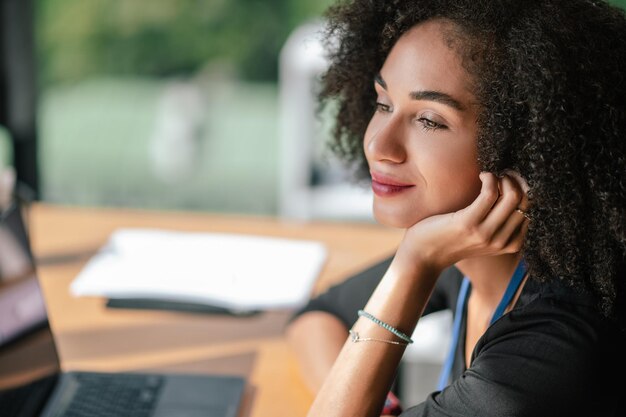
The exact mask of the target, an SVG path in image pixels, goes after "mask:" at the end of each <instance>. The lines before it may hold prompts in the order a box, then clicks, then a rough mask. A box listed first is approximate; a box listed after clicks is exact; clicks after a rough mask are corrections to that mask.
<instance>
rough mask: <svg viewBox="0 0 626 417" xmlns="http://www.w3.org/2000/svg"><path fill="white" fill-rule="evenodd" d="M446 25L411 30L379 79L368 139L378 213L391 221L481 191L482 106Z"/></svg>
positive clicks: (452, 207)
mask: <svg viewBox="0 0 626 417" xmlns="http://www.w3.org/2000/svg"><path fill="white" fill-rule="evenodd" d="M446 27H447V26H446V23H445V22H443V21H436V20H433V21H428V22H425V23H422V24H419V25H417V26H415V27H413V28H412V29H411V30H409V31H408V32H406V33H405V34H404V35H403V36H402V37H401V38H400V39H399V40H398V41H397V43H396V44H395V45H394V47H393V48H392V49H391V51H390V53H389V56H388V57H387V59H386V60H385V63H384V65H383V67H382V69H381V70H380V75H379V76H378V77H376V80H375V82H374V86H375V88H376V92H377V94H378V98H377V105H376V107H377V108H376V112H375V114H374V115H373V116H372V119H371V120H370V123H369V125H368V127H367V131H366V132H365V137H364V143H363V146H364V148H365V156H366V158H367V161H368V164H369V168H370V172H371V175H372V189H373V191H374V216H375V217H376V219H377V220H378V221H379V222H380V223H382V224H385V225H388V226H393V227H402V228H406V227H410V226H412V225H413V224H415V223H417V222H418V221H420V220H422V219H424V218H426V217H429V216H432V215H435V214H442V213H449V212H453V211H457V210H460V209H461V208H463V207H466V206H468V205H469V204H470V203H471V202H472V201H473V200H474V199H475V198H476V197H477V196H478V194H479V192H480V186H481V183H480V180H479V178H478V174H479V167H478V162H477V151H476V137H477V124H476V118H477V112H478V106H477V103H476V101H475V98H474V96H473V94H472V93H471V92H470V81H471V80H470V77H469V75H468V74H467V73H466V72H465V70H464V69H463V68H462V67H461V61H460V58H459V57H458V56H457V54H456V52H455V51H454V50H453V49H451V48H450V47H449V46H447V45H446V41H445V39H444V34H443V31H442V29H444V28H446Z"/></svg>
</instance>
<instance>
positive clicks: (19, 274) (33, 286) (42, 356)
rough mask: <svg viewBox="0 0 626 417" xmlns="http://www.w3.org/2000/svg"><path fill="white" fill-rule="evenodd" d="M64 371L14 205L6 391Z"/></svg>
mask: <svg viewBox="0 0 626 417" xmlns="http://www.w3.org/2000/svg"><path fill="white" fill-rule="evenodd" d="M58 371H59V360H58V356H57V352H56V349H55V346H54V341H53V339H52V333H51V331H50V327H49V325H48V320H47V315H46V308H45V304H44V298H43V294H42V292H41V288H40V286H39V281H38V279H37V275H36V274H35V268H34V263H33V257H32V254H31V251H30V244H29V240H28V234H27V232H26V227H25V224H24V222H23V219H22V210H21V209H20V208H19V206H17V205H13V206H11V207H9V208H8V209H6V210H4V211H3V212H2V214H1V217H0V391H4V390H7V389H11V388H15V387H19V386H22V385H26V384H28V383H30V382H32V381H34V380H37V379H40V378H43V377H45V376H48V375H51V374H56V373H58Z"/></svg>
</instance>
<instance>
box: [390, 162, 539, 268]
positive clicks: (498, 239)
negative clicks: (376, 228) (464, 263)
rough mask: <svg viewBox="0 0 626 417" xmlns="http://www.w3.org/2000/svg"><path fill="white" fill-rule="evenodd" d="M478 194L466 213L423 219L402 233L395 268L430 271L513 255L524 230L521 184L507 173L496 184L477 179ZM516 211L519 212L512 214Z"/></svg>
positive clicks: (486, 176)
mask: <svg viewBox="0 0 626 417" xmlns="http://www.w3.org/2000/svg"><path fill="white" fill-rule="evenodd" d="M480 179H481V181H482V188H481V190H480V194H479V195H478V197H477V198H476V200H474V202H472V204H470V205H469V206H468V207H466V208H464V209H462V210H459V211H457V212H454V213H448V214H441V215H435V216H431V217H428V218H426V219H424V220H421V221H419V222H418V223H416V224H415V225H413V226H411V227H410V228H408V229H407V231H406V233H405V235H404V238H403V240H402V242H401V244H400V247H399V249H398V253H397V255H396V258H397V259H396V261H397V262H407V265H410V264H411V263H414V262H415V260H416V259H419V260H421V261H422V262H424V264H425V265H427V266H428V267H431V268H434V269H435V270H443V269H444V268H446V267H448V266H450V265H452V264H454V263H456V262H458V261H460V260H461V259H465V258H471V257H476V256H493V255H500V254H505V253H515V252H519V251H520V250H521V248H522V245H523V243H524V237H525V235H526V231H527V229H528V219H527V218H526V216H525V214H524V213H523V212H520V211H519V210H522V211H524V210H525V209H526V204H527V198H526V192H527V191H528V186H527V185H526V182H525V181H524V180H523V179H522V178H521V177H520V176H519V175H518V174H516V173H513V172H510V173H508V174H507V175H504V176H503V177H502V178H498V177H496V176H495V175H494V174H491V173H488V172H482V173H481V174H480ZM518 209H519V210H518Z"/></svg>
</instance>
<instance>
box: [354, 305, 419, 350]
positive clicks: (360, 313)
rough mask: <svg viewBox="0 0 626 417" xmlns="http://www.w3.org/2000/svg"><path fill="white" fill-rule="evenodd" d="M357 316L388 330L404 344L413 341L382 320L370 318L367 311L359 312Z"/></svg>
mask: <svg viewBox="0 0 626 417" xmlns="http://www.w3.org/2000/svg"><path fill="white" fill-rule="evenodd" d="M358 314H359V317H366V318H368V319H370V320H371V321H373V322H374V323H376V324H378V325H379V326H380V327H382V328H383V329H385V330H389V331H390V332H391V333H393V334H395V335H396V336H398V337H399V338H400V339H402V340H404V341H405V342H407V343H413V339H411V338H410V337H409V336H407V335H405V334H404V333H402V332H401V331H400V330H398V329H396V328H395V327H393V326H391V325H390V324H387V323H385V322H384V321H382V320H378V319H377V318H376V317H374V316H372V315H371V314H370V313H368V312H367V311H365V310H359V311H358Z"/></svg>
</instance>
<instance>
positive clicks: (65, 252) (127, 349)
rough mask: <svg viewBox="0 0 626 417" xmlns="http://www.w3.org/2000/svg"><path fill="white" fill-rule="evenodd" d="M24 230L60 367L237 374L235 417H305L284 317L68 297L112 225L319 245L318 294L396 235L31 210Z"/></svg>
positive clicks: (379, 253) (179, 216) (250, 221)
mask: <svg viewBox="0 0 626 417" xmlns="http://www.w3.org/2000/svg"><path fill="white" fill-rule="evenodd" d="M28 223H29V227H30V232H31V236H32V245H33V250H34V253H35V256H36V258H37V260H38V268H39V276H40V278H41V283H42V287H43V291H44V293H45V296H46V300H47V304H48V310H49V315H50V321H51V325H52V328H53V331H54V334H55V337H56V339H57V345H58V347H59V354H60V357H61V363H62V367H63V368H64V369H65V370H70V369H81V370H106V371H129V370H131V371H132V370H138V371H140V370H141V371H143V370H148V371H182V372H195V373H224V374H231V375H233V374H235V375H243V376H246V377H247V379H248V389H247V392H246V395H245V398H244V403H243V407H242V412H241V416H242V417H244V416H245V417H247V416H253V417H269V416H272V417H279V416H285V417H299V416H305V415H306V412H307V410H308V408H309V406H310V404H311V401H312V400H313V397H312V395H311V393H310V392H309V391H308V390H307V388H306V387H305V385H304V383H303V382H302V381H301V379H300V377H299V373H298V369H297V364H296V362H295V357H294V356H293V355H292V353H291V351H290V349H289V347H288V346H287V344H286V342H285V340H284V338H283V333H282V332H283V328H284V325H285V323H286V320H287V319H288V317H289V312H285V311H276V312H267V313H263V314H259V315H257V316H253V317H247V318H236V317H224V316H221V317H220V316H209V315H201V314H190V313H175V312H164V311H137V310H113V309H107V308H105V300H103V299H101V298H95V297H87V298H74V297H72V296H71V295H70V294H69V291H68V287H69V285H70V283H71V281H72V280H73V279H74V277H75V276H76V275H77V274H78V272H79V271H80V270H81V268H82V267H83V265H84V264H85V262H86V261H87V260H88V259H89V256H91V254H93V253H94V252H95V251H96V250H97V249H98V248H99V247H100V246H101V245H102V244H103V243H104V242H105V241H106V240H107V238H108V236H109V234H110V233H111V232H112V231H113V230H114V229H116V228H118V227H157V228H163V229H170V230H181V231H207V232H228V233H246V234H259V235H267V236H280V237H286V238H302V239H314V240H319V241H322V242H324V243H325V244H326V245H327V247H328V252H329V257H328V260H327V263H326V265H325V267H324V269H323V271H322V273H321V275H320V278H319V281H318V283H317V285H316V287H315V292H316V293H317V292H319V291H322V290H323V289H325V288H327V287H328V286H329V285H331V284H333V283H336V282H339V281H341V280H342V279H344V278H345V277H347V276H349V275H350V274H352V273H354V272H356V271H358V270H359V269H361V268H363V267H365V266H367V265H368V264H370V263H373V262H376V261H378V260H381V259H383V258H384V257H386V256H389V255H390V254H391V253H393V251H394V249H395V247H396V246H397V244H398V242H399V241H400V238H401V232H400V231H398V230H391V229H386V228H383V227H380V226H378V225H368V224H352V225H350V224H345V223H322V222H314V223H297V222H283V221H279V220H276V219H271V218H262V217H242V216H234V215H233V216H229V215H208V214H197V213H164V212H155V211H136V210H118V209H86V208H68V207H58V206H52V205H45V204H37V205H35V206H33V207H32V208H31V210H30V214H29V217H28Z"/></svg>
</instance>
